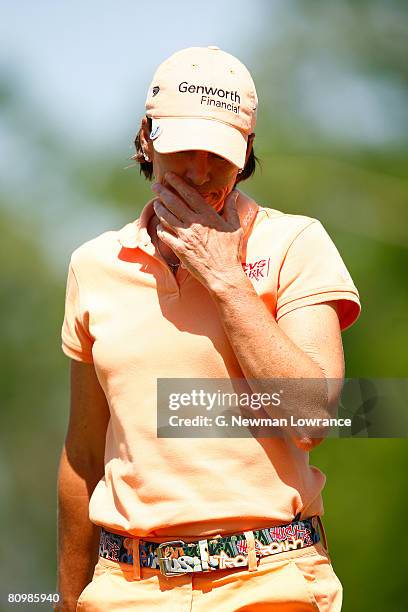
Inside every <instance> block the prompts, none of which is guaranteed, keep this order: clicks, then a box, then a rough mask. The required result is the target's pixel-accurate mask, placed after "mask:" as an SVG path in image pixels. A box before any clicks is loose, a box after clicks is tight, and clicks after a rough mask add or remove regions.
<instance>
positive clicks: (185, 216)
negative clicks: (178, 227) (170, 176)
mask: <svg viewBox="0 0 408 612" xmlns="http://www.w3.org/2000/svg"><path fill="white" fill-rule="evenodd" d="M152 190H153V191H154V192H155V193H156V194H157V197H158V199H160V201H161V203H162V204H163V205H164V206H165V207H166V208H167V209H168V210H169V211H170V212H171V213H173V215H174V216H175V217H177V219H178V220H179V221H184V222H186V223H191V221H192V220H193V218H192V212H193V211H192V210H191V209H190V208H189V207H188V206H187V204H186V203H185V202H183V200H182V199H181V198H180V197H178V196H177V195H176V194H175V193H173V192H172V191H170V189H168V188H167V187H165V186H164V185H162V184H161V183H155V184H154V185H153V186H152Z"/></svg>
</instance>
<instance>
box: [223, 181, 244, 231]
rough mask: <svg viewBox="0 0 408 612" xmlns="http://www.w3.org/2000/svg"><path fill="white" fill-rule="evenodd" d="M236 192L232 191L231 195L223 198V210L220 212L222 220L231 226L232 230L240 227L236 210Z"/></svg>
mask: <svg viewBox="0 0 408 612" xmlns="http://www.w3.org/2000/svg"><path fill="white" fill-rule="evenodd" d="M238 195H239V193H238V191H237V190H236V189H234V190H233V191H231V193H230V194H229V195H228V196H227V197H226V198H225V202H224V210H223V211H222V215H221V216H222V218H223V219H224V221H225V222H226V223H228V224H229V225H231V226H232V227H233V228H234V229H238V228H239V227H240V225H241V222H240V219H239V215H238V210H237V199H238Z"/></svg>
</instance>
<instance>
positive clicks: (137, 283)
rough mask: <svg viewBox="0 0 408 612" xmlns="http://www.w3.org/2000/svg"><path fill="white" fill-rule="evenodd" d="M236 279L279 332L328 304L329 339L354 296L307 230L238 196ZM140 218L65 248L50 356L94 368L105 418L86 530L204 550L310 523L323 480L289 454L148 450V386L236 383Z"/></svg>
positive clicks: (196, 301)
mask: <svg viewBox="0 0 408 612" xmlns="http://www.w3.org/2000/svg"><path fill="white" fill-rule="evenodd" d="M237 209H238V214H239V217H240V222H241V226H242V227H243V229H244V250H243V269H244V271H245V273H246V274H247V276H248V277H249V278H250V280H251V282H252V284H253V286H254V288H255V290H256V292H257V293H258V295H259V296H260V297H261V299H262V300H263V301H264V303H265V304H266V305H267V307H268V309H269V311H270V312H271V314H272V315H273V317H274V318H275V320H277V321H279V318H280V317H282V316H283V315H284V314H285V313H288V312H290V311H291V310H293V309H295V308H299V307H302V306H305V305H309V304H318V303H321V302H325V301H328V300H338V306H339V308H338V313H339V319H340V325H341V329H342V330H345V329H346V328H348V327H350V325H352V324H353V323H354V321H355V320H356V319H357V317H358V316H359V313H360V308H361V307H360V301H359V294H358V291H357V289H356V287H355V285H354V283H353V281H352V279H351V277H350V274H349V272H348V271H347V268H346V266H345V265H344V262H343V260H342V258H341V256H340V254H339V252H338V250H337V248H336V246H335V245H334V243H333V242H332V240H331V238H330V236H329V235H328V233H327V232H326V230H325V229H324V227H323V226H322V224H321V223H320V221H318V220H317V219H314V218H311V217H308V216H304V215H293V214H287V213H283V212H281V211H278V210H273V209H270V208H266V207H263V206H259V205H258V204H257V203H256V202H254V201H253V200H252V199H251V198H249V197H248V196H246V195H245V194H244V193H243V192H239V197H238V201H237ZM153 214H154V209H153V201H150V202H148V203H147V204H146V205H145V207H144V208H143V210H142V212H141V215H140V218H138V219H136V220H135V221H133V222H131V223H128V224H127V225H125V226H124V227H123V228H122V229H120V230H118V231H107V232H104V233H103V234H101V235H99V236H97V237H96V238H94V239H92V240H89V241H87V242H85V243H84V244H82V245H81V246H79V247H78V248H77V249H76V250H75V251H74V252H73V253H72V255H71V260H70V263H69V267H68V277H67V288H66V299H65V316H64V321H63V324H62V350H63V351H64V353H65V354H66V355H67V356H68V357H70V358H72V359H75V360H79V361H85V362H88V363H92V362H93V364H94V367H95V371H96V374H97V376H98V379H99V382H100V384H101V386H102V388H103V390H104V392H105V395H106V398H107V401H108V404H109V409H110V413H111V418H110V421H109V425H108V429H107V434H106V444H105V474H104V476H103V478H102V479H101V480H100V481H99V482H98V484H97V486H96V487H95V490H94V491H93V493H92V496H91V499H90V504H89V518H90V520H91V521H92V522H93V523H95V524H97V525H104V526H105V527H106V528H107V529H111V530H112V531H117V532H120V533H126V534H131V535H135V536H138V537H147V536H150V537H162V536H165V537H167V536H181V535H183V536H196V535H200V536H209V535H214V534H217V533H223V532H224V533H227V532H228V531H229V532H232V531H242V530H244V529H256V528H260V527H267V526H272V525H277V524H284V523H288V522H290V521H291V520H292V519H293V517H294V516H295V515H296V514H297V513H298V512H300V513H301V516H302V518H303V517H308V516H311V515H314V514H323V504H322V498H321V490H322V488H323V486H324V483H325V475H324V474H323V473H322V472H321V471H320V470H319V469H317V468H316V467H313V466H311V465H309V454H308V453H307V452H304V451H301V450H299V449H298V448H296V446H295V445H294V444H293V443H292V442H291V441H290V440H289V439H283V438H271V439H262V440H257V439H255V438H235V439H234V438H210V439H209V438H203V439H200V438H196V439H194V440H193V441H192V439H183V438H171V439H170V438H158V437H157V435H156V383H157V378H159V377H161V378H165V377H171V378H242V377H243V374H242V371H241V369H240V366H239V363H238V361H237V359H236V357H235V354H234V351H233V350H232V347H231V345H230V343H229V340H228V338H227V336H226V334H225V332H224V329H223V327H222V324H221V321H220V319H219V316H218V314H217V311H216V306H215V303H214V301H213V299H212V298H211V296H210V294H209V293H208V292H207V290H206V289H205V288H204V287H203V285H201V284H200V283H199V281H197V280H196V279H195V278H194V277H193V276H192V275H191V274H190V273H189V272H188V271H187V270H186V269H185V268H180V269H179V270H178V272H177V275H176V276H174V274H173V273H172V272H171V271H170V269H169V267H168V266H167V265H166V263H165V262H164V260H163V259H162V258H161V257H160V255H159V254H157V252H156V250H155V248H154V246H153V245H152V243H151V240H150V236H149V234H148V232H147V225H148V221H149V219H150V217H151V215H153Z"/></svg>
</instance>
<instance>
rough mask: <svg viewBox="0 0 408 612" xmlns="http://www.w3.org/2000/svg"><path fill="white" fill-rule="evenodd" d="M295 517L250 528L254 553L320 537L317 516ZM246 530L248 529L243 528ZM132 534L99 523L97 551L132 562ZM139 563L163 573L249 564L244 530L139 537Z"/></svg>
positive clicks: (276, 550)
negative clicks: (186, 537)
mask: <svg viewBox="0 0 408 612" xmlns="http://www.w3.org/2000/svg"><path fill="white" fill-rule="evenodd" d="M299 516H300V515H297V516H296V517H295V519H294V520H293V521H292V522H291V523H289V524H287V525H281V526H278V527H268V528H265V529H256V530H254V531H252V532H249V533H252V534H253V536H254V542H255V553H256V556H257V557H266V556H268V555H276V554H278V553H282V552H287V551H289V550H296V549H298V548H305V547H306V546H313V544H316V543H317V542H319V541H320V534H319V531H318V524H319V520H318V517H317V516H313V517H311V518H308V519H304V520H302V521H301V520H299ZM246 533H247V534H248V532H246ZM132 551H133V538H131V537H125V536H121V535H119V534H116V533H112V532H110V531H107V530H106V529H104V528H103V527H101V535H100V542H99V555H100V556H101V557H104V558H105V559H110V560H111V561H119V562H120V563H129V564H133V554H132ZM139 562H140V566H141V567H150V568H153V569H159V570H160V571H161V572H162V574H164V575H165V576H178V575H180V574H185V573H188V572H205V571H210V570H219V569H230V568H234V567H244V566H247V565H248V538H247V536H246V535H245V533H236V534H233V535H228V536H224V537H221V536H218V537H216V538H214V537H213V538H210V539H203V540H198V541H195V542H190V543H185V542H183V541H182V540H171V541H168V542H162V543H157V542H149V541H147V540H142V539H140V540H139Z"/></svg>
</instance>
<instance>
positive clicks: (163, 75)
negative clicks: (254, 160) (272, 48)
mask: <svg viewBox="0 0 408 612" xmlns="http://www.w3.org/2000/svg"><path fill="white" fill-rule="evenodd" d="M215 52H216V53H215ZM257 106H258V97H257V93H256V89H255V85H254V82H253V80H252V77H251V75H250V73H249V71H248V69H247V68H246V66H244V64H243V63H242V62H240V61H239V60H238V59H237V58H236V57H234V56H233V55H230V54H229V53H226V52H225V51H222V50H221V49H220V48H219V47H217V46H216V45H211V46H209V47H190V48H188V49H182V50H181V51H177V52H176V53H174V54H173V55H171V56H170V57H169V58H168V59H166V60H165V61H164V62H163V63H162V64H160V66H159V67H158V68H157V70H156V72H155V74H154V76H153V80H152V82H151V85H150V87H149V91H148V94H147V98H146V114H147V115H148V116H149V117H151V118H152V131H151V134H150V138H151V139H152V140H153V146H154V148H155V149H156V151H158V152H159V153H173V152H176V151H185V150H189V149H193V150H194V149H196V150H204V151H210V152H211V153H215V154H216V155H220V156H221V157H224V158H225V159H227V160H228V161H230V162H231V163H233V164H235V165H236V166H237V167H238V168H239V169H240V170H242V168H243V167H244V165H245V156H246V149H247V141H248V135H249V134H252V132H253V131H254V128H255V124H256V111H257Z"/></svg>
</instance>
